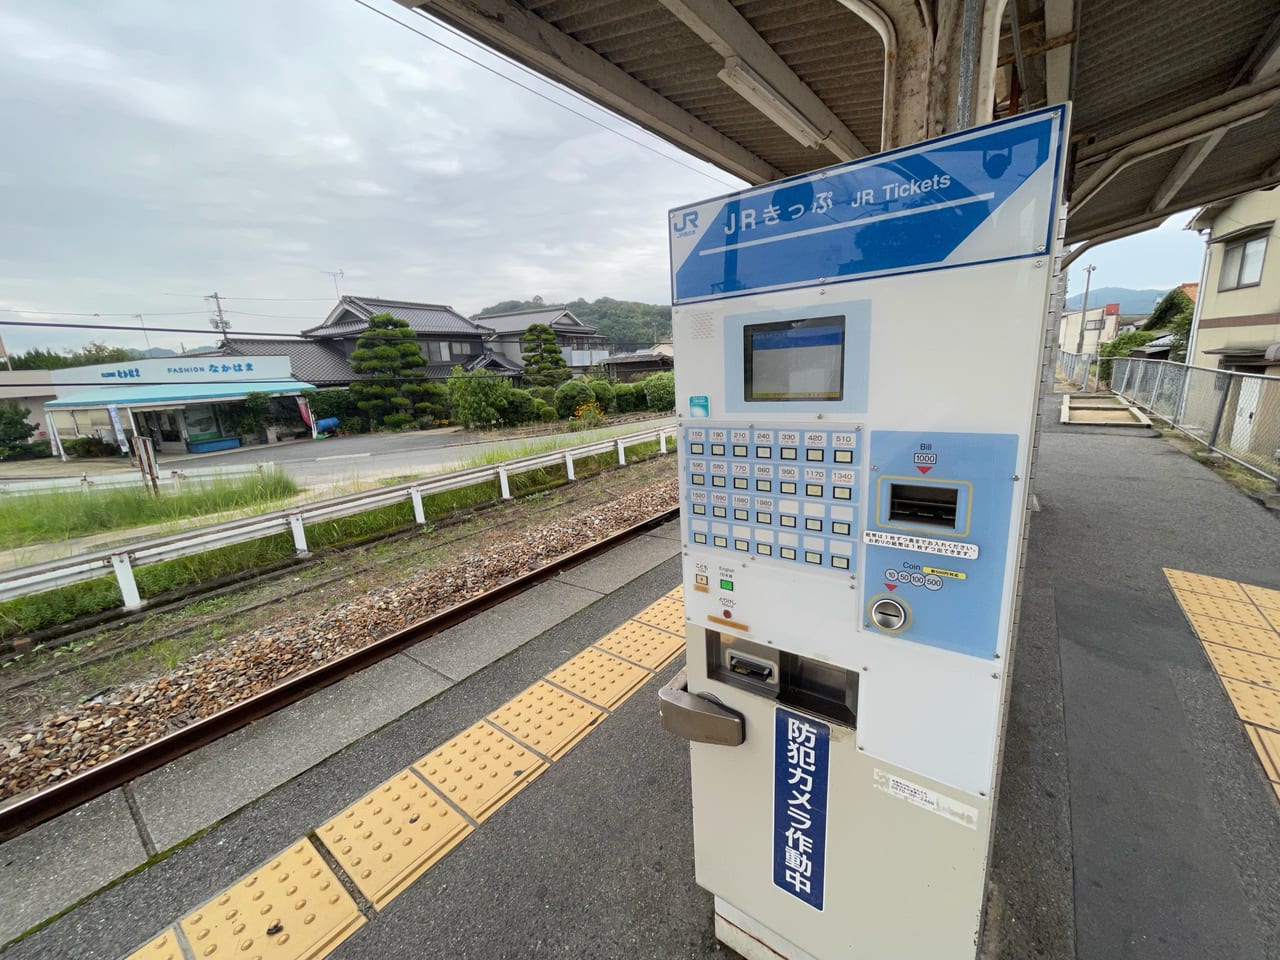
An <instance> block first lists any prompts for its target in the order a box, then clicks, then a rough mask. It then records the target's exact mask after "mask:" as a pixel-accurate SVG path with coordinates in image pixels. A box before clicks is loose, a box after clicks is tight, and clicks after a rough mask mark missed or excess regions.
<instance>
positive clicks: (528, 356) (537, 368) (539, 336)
mask: <svg viewBox="0 0 1280 960" xmlns="http://www.w3.org/2000/svg"><path fill="white" fill-rule="evenodd" d="M520 350H521V354H520V357H521V359H522V360H524V375H523V376H524V383H525V385H526V386H529V387H554V386H558V385H559V384H561V383H564V382H565V381H566V380H568V379H569V378H570V377H571V376H573V371H572V370H570V369H569V365H568V364H567V363H565V362H564V356H563V355H562V354H561V353H560V348H559V347H558V346H557V345H556V332H555V331H554V330H552V329H551V328H550V327H549V326H547V325H546V324H545V323H535V324H533V325H531V326H530V327H529V329H528V330H526V331H525V332H524V336H523V337H521V338H520Z"/></svg>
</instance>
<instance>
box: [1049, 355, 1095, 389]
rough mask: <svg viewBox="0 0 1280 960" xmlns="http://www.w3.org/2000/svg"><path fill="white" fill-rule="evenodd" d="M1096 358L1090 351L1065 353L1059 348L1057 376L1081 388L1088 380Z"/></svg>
mask: <svg viewBox="0 0 1280 960" xmlns="http://www.w3.org/2000/svg"><path fill="white" fill-rule="evenodd" d="M1096 359H1097V357H1095V356H1094V355H1093V354H1091V353H1067V351H1065V350H1059V351H1058V362H1057V370H1058V378H1059V379H1060V380H1064V381H1066V382H1067V383H1074V384H1077V385H1078V386H1080V387H1082V388H1083V387H1084V386H1085V384H1086V383H1087V382H1088V379H1089V377H1090V375H1091V372H1092V369H1093V362H1094V361H1095V360H1096Z"/></svg>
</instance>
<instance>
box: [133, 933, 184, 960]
mask: <svg viewBox="0 0 1280 960" xmlns="http://www.w3.org/2000/svg"><path fill="white" fill-rule="evenodd" d="M124 960H183V956H182V945H181V944H179V943H178V935H177V934H176V933H175V932H174V930H173V928H172V927H170V928H169V929H168V930H166V931H165V932H164V933H162V934H160V936H158V937H156V938H155V939H154V940H152V941H151V942H150V943H148V944H147V945H146V946H145V947H139V948H138V949H137V950H135V951H134V952H133V953H131V954H129V955H128V956H127V957H125V958H124Z"/></svg>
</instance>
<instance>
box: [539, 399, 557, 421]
mask: <svg viewBox="0 0 1280 960" xmlns="http://www.w3.org/2000/svg"><path fill="white" fill-rule="evenodd" d="M538 419H539V420H541V421H542V422H543V423H555V422H556V421H557V420H559V419H560V415H559V414H557V413H556V408H555V407H553V406H551V404H549V403H544V404H542V406H540V407H539V408H538Z"/></svg>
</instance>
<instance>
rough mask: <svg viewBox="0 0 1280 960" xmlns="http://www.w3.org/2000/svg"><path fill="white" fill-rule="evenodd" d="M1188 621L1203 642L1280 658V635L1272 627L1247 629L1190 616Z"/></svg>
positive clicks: (1225, 622) (1237, 625)
mask: <svg viewBox="0 0 1280 960" xmlns="http://www.w3.org/2000/svg"><path fill="white" fill-rule="evenodd" d="M1188 619H1190V621H1191V626H1192V627H1193V628H1195V631H1196V634H1197V635H1198V636H1199V637H1200V639H1201V640H1205V641H1207V642H1209V643H1224V644H1226V645H1227V646H1229V647H1239V648H1240V649H1242V650H1249V651H1251V652H1253V653H1260V654H1262V655H1263V656H1266V657H1280V634H1277V633H1276V632H1275V631H1274V630H1272V629H1271V628H1270V627H1268V628H1266V629H1265V630H1264V629H1261V628H1259V627H1246V626H1244V625H1243V624H1239V623H1231V622H1230V621H1227V620H1218V619H1216V618H1214V617H1204V616H1201V615H1199V614H1195V613H1193V614H1190V615H1189V617H1188Z"/></svg>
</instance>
